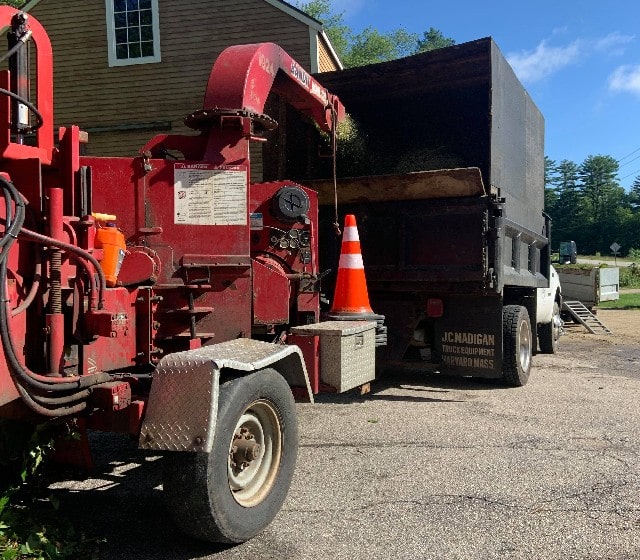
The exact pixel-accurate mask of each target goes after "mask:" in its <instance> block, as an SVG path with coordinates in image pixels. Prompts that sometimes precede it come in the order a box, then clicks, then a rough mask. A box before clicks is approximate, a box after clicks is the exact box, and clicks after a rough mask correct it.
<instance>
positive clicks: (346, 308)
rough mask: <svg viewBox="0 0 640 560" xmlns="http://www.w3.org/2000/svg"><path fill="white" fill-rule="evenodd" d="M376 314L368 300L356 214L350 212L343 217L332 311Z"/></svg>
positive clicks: (334, 312)
mask: <svg viewBox="0 0 640 560" xmlns="http://www.w3.org/2000/svg"><path fill="white" fill-rule="evenodd" d="M345 314H346V315H349V316H353V315H354V314H356V315H360V314H367V315H371V314H373V310H372V309H371V304H370V303H369V293H368V291H367V280H366V278H365V275H364V264H363V262H362V252H361V251H360V236H359V235H358V227H357V226H356V217H355V216H354V215H353V214H347V216H345V219H344V232H343V234H342V248H341V250H340V263H339V264H338V278H337V280H336V289H335V293H334V295H333V305H332V306H331V311H329V315H331V316H334V315H345Z"/></svg>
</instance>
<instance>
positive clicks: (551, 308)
mask: <svg viewBox="0 0 640 560" xmlns="http://www.w3.org/2000/svg"><path fill="white" fill-rule="evenodd" d="M537 300H538V301H537V311H536V317H537V321H538V342H539V345H540V352H542V353H543V354H555V353H556V351H557V349H558V342H559V340H560V334H561V333H562V319H561V318H560V311H561V310H562V289H561V287H560V278H559V277H558V272H557V271H556V269H555V268H554V267H553V266H552V267H551V272H550V275H549V287H548V288H538V297H537Z"/></svg>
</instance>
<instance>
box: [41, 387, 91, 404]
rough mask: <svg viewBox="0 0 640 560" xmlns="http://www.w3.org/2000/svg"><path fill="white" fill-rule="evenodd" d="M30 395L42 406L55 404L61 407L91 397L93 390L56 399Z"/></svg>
mask: <svg viewBox="0 0 640 560" xmlns="http://www.w3.org/2000/svg"><path fill="white" fill-rule="evenodd" d="M29 395H30V396H31V398H32V399H33V400H34V401H36V402H37V403H40V404H42V405H48V404H53V405H56V406H60V405H63V404H69V403H75V402H78V401H81V400H85V399H87V398H88V397H89V396H90V395H91V390H90V389H83V390H82V391H78V392H76V393H71V394H69V395H64V396H55V397H51V396H47V397H44V396H42V395H36V394H35V393H29Z"/></svg>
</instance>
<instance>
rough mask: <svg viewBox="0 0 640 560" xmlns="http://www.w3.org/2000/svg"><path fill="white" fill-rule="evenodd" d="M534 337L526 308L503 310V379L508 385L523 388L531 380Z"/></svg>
mask: <svg viewBox="0 0 640 560" xmlns="http://www.w3.org/2000/svg"><path fill="white" fill-rule="evenodd" d="M532 353H533V337H532V335H531V322H530V321H529V313H528V312H527V309H526V307H522V306H521V305H505V306H504V307H503V309H502V354H503V364H502V377H503V379H504V380H505V382H506V383H507V384H508V385H512V386H513V387H521V386H522V385H524V384H525V383H526V382H527V381H528V380H529V372H530V371H531V355H532Z"/></svg>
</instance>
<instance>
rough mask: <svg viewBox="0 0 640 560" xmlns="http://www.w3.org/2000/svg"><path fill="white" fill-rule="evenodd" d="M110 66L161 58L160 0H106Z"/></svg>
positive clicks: (152, 60)
mask: <svg viewBox="0 0 640 560" xmlns="http://www.w3.org/2000/svg"><path fill="white" fill-rule="evenodd" d="M105 6H106V12H107V36H108V44H109V66H125V65H128V64H145V63H147V62H160V28H159V24H158V0H105Z"/></svg>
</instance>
